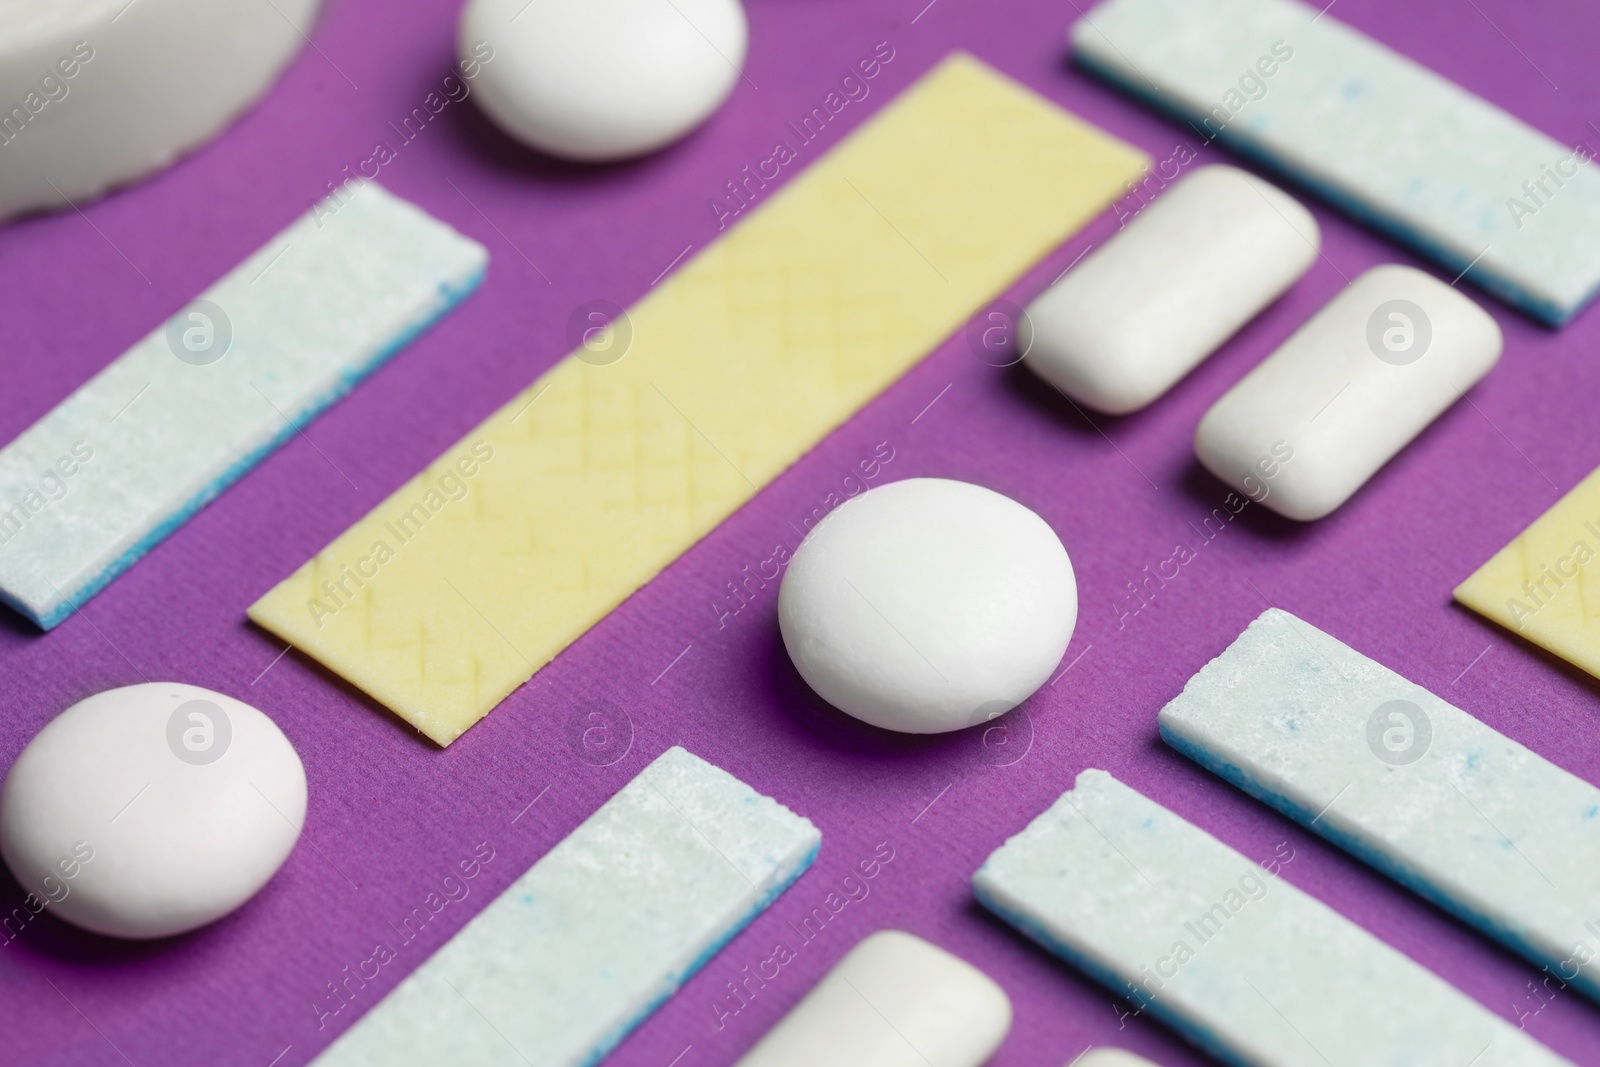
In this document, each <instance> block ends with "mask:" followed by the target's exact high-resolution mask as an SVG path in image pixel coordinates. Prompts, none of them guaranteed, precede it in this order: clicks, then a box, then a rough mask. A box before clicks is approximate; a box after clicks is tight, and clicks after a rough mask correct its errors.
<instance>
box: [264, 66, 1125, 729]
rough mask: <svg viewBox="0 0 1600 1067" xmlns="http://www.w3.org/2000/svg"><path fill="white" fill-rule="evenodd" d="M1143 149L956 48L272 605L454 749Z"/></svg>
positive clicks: (872, 391) (1101, 192) (275, 623)
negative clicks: (597, 350)
mask: <svg viewBox="0 0 1600 1067" xmlns="http://www.w3.org/2000/svg"><path fill="white" fill-rule="evenodd" d="M1144 163H1145V157H1144V156H1143V155H1142V154H1141V153H1139V152H1138V151H1136V150H1135V149H1132V148H1130V147H1129V146H1127V145H1125V144H1123V143H1122V142H1120V141H1117V140H1115V139H1113V138H1111V137H1110V136H1108V135H1106V134H1105V133H1103V132H1101V131H1099V130H1098V129H1096V128H1094V127H1092V126H1089V125H1087V124H1085V123H1083V122H1081V121H1080V120H1078V119H1075V118H1073V117H1072V116H1070V115H1068V114H1067V113H1065V112H1064V111H1062V110H1061V109H1059V108H1057V107H1056V106H1055V105H1053V104H1051V103H1049V102H1048V101H1046V100H1044V99H1042V98H1040V97H1038V96H1036V95H1034V94H1033V93H1032V92H1030V91H1028V90H1027V89H1025V88H1023V87H1022V86H1020V85H1018V84H1016V83H1015V82H1012V81H1011V80H1009V79H1007V78H1005V77H1003V76H1002V75H1000V74H998V73H997V72H995V71H993V70H991V69H990V68H988V67H986V66H984V65H983V64H982V63H979V62H978V61H977V60H975V59H973V58H971V57H970V56H966V55H963V54H960V53H956V54H954V55H951V56H950V57H948V58H947V59H945V60H944V61H943V62H942V63H940V64H939V65H938V66H937V67H935V68H934V69H933V70H932V71H931V72H930V73H928V74H927V75H925V76H924V77H923V78H921V79H920V80H919V81H917V83H916V84H914V85H913V86H911V87H910V88H909V89H907V90H906V91H905V92H904V93H902V94H901V95H900V96H899V97H898V98H897V99H895V100H894V101H892V102H890V103H889V104H888V105H886V106H885V107H884V108H883V109H882V110H881V111H880V112H879V113H878V114H877V115H875V116H874V117H873V118H871V119H870V120H868V121H867V122H866V123H865V124H863V125H862V126H861V128H860V129H858V130H856V131H855V132H854V133H853V134H851V135H850V136H849V137H848V138H846V139H845V140H844V141H843V142H841V143H840V144H839V145H838V146H837V147H835V148H834V149H833V150H831V151H830V152H829V153H828V154H827V155H825V156H824V157H823V158H822V159H820V160H818V161H817V163H816V164H815V165H813V166H812V167H810V168H809V169H808V170H806V171H805V172H804V173H802V174H800V175H797V176H796V177H795V178H794V180H793V181H791V182H789V183H788V184H787V185H785V186H784V187H783V188H782V189H780V190H778V191H777V192H776V193H775V194H774V195H773V196H772V197H771V198H770V199H768V200H767V201H766V202H765V203H764V204H762V205H760V206H759V207H757V208H756V209H754V210H752V211H751V212H749V213H748V214H747V215H746V216H745V217H744V218H743V219H742V220H741V221H740V222H739V223H738V224H737V225H735V226H734V227H733V228H731V229H730V230H729V232H728V233H727V234H726V235H725V236H724V237H722V238H721V239H720V240H718V241H717V242H715V243H714V244H712V245H710V246H709V247H708V248H706V249H705V250H704V251H702V252H701V253H700V254H699V255H697V256H695V257H694V258H693V259H691V260H690V261H689V262H688V263H687V264H685V265H684V266H683V267H682V268H680V269H679V270H678V271H677V272H676V273H675V274H673V275H672V276H671V277H669V278H668V279H666V280H665V281H663V282H662V283H661V284H660V285H659V286H657V287H656V288H655V289H654V290H652V291H651V292H650V293H648V294H647V295H646V296H645V297H644V298H643V299H641V300H640V301H639V303H637V304H636V305H634V307H633V308H631V309H630V310H629V312H628V315H627V319H626V320H624V321H625V322H626V323H627V325H626V326H624V325H620V324H619V325H617V326H614V327H608V329H610V330H613V331H614V332H613V335H612V336H611V337H609V338H605V339H603V340H605V341H606V342H607V343H611V344H615V345H616V347H618V348H620V347H622V345H621V343H620V342H621V337H620V331H622V330H624V329H627V328H631V331H632V341H631V345H628V346H627V347H626V349H625V354H624V355H623V356H622V358H620V359H619V360H616V361H615V362H611V363H608V364H606V365H597V364H598V362H599V360H598V359H597V358H596V355H595V354H594V352H593V351H583V352H581V353H579V354H581V355H583V356H585V357H587V358H588V359H589V360H593V361H594V362H585V360H584V359H580V358H578V355H579V354H574V355H571V356H568V357H567V358H565V359H564V360H562V361H561V362H560V363H558V364H556V365H555V367H554V368H552V369H551V370H550V371H549V372H548V373H546V374H545V375H544V376H543V377H541V378H540V379H539V380H538V381H536V382H534V383H533V385H532V386H530V387H529V388H528V389H527V391H525V392H523V393H522V394H521V395H519V396H517V397H516V398H515V399H513V400H512V401H511V402H510V403H509V404H507V405H506V406H505V407H504V408H502V409H501V410H500V411H499V412H497V413H496V414H494V415H493V416H491V417H490V418H489V419H488V421H486V422H485V423H484V424H483V425H481V426H479V427H478V428H477V429H476V430H474V431H472V432H471V433H470V434H468V435H467V436H466V438H465V439H463V440H462V441H461V443H460V444H458V445H457V446H456V447H454V448H452V449H451V450H450V451H449V452H447V453H446V454H445V455H444V456H442V457H440V458H439V460H438V461H436V462H435V463H434V464H433V465H432V466H430V467H429V468H428V469H427V470H425V471H423V472H422V473H421V474H420V475H418V476H417V477H416V478H414V479H412V480H411V481H410V482H408V483H407V484H406V485H404V486H403V487H401V488H400V489H399V490H398V491H397V492H396V493H395V494H394V495H393V496H392V497H390V498H389V499H388V500H386V501H385V502H384V503H383V504H381V505H380V506H379V507H378V508H377V509H376V510H374V511H373V512H372V513H371V514H370V515H368V516H367V517H366V518H365V519H362V520H361V521H360V522H358V523H357V524H356V525H354V526H352V527H351V528H350V529H349V530H347V531H346V532H345V533H344V534H343V535H342V536H341V537H339V539H338V540H336V541H335V542H334V543H333V544H332V545H330V546H328V547H327V548H326V549H325V550H323V551H322V552H321V553H320V554H318V555H317V557H316V558H315V559H313V560H311V562H309V563H307V564H306V565H305V566H303V567H301V568H300V569H299V570H298V571H296V572H295V573H294V574H293V575H292V576H290V577H289V578H288V579H286V580H285V581H284V582H283V583H282V584H280V585H279V586H277V587H276V588H275V589H273V590H272V591H271V592H269V593H268V594H267V595H266V596H264V597H262V598H261V599H260V600H259V601H257V602H256V604H255V605H254V606H253V607H252V608H251V609H250V617H251V618H252V619H253V620H255V621H256V622H257V623H258V624H260V625H261V626H264V627H265V628H267V629H268V630H271V631H272V632H273V633H275V634H277V635H279V636H280V637H282V638H283V639H284V640H285V641H288V642H290V643H291V644H293V645H295V646H296V647H297V648H299V649H301V650H302V651H304V652H306V653H308V654H310V655H311V656H313V657H315V658H316V659H317V660H320V661H321V662H322V663H323V664H325V665H326V666H328V667H329V668H330V669H332V670H333V671H334V672H336V673H337V674H339V675H342V676H343V677H344V678H346V679H348V680H349V681H350V682H352V683H354V684H355V685H357V686H359V687H360V688H362V689H364V690H365V691H366V692H368V693H370V694H371V695H372V696H373V697H375V698H376V699H377V700H379V701H380V702H381V703H383V704H384V705H386V706H387V707H389V708H390V709H392V710H393V711H394V712H395V713H396V714H398V715H399V716H400V717H401V718H403V719H405V720H406V721H407V722H409V723H411V724H412V725H413V726H415V727H416V728H417V729H418V730H420V731H421V732H423V733H425V734H427V735H428V736H429V737H430V738H432V739H433V740H434V741H436V742H438V743H439V744H440V745H448V744H449V743H450V742H451V741H453V740H455V739H456V738H457V737H459V736H460V735H461V733H462V731H464V730H466V729H467V727H469V726H471V725H472V724H473V723H475V722H477V721H478V720H479V719H480V718H482V717H483V716H484V715H485V714H487V713H488V712H489V710H490V709H491V708H493V707H494V706H495V705H496V704H498V703H499V702H500V701H502V700H504V699H505V697H506V696H507V695H508V694H509V693H510V692H511V691H512V690H513V689H515V688H516V687H517V686H519V685H521V684H522V683H523V682H525V681H527V680H528V678H530V677H531V676H532V675H533V672H534V671H536V670H537V669H539V668H540V667H541V666H543V665H544V664H545V663H547V662H549V661H550V660H551V659H552V658H554V657H555V655H556V654H557V653H559V652H560V651H561V650H562V649H563V648H565V647H566V646H567V645H569V644H570V643H572V642H573V641H574V640H576V639H577V638H578V637H579V636H580V635H581V634H582V633H583V632H584V631H585V630H587V629H588V628H589V627H590V626H592V625H594V624H595V623H596V622H598V621H599V620H600V619H601V618H602V617H603V616H604V615H605V614H606V613H607V612H609V611H611V610H612V609H613V608H615V607H616V606H617V605H618V604H620V603H621V602H622V601H623V600H624V599H625V598H626V597H627V596H628V595H629V594H631V593H633V592H634V591H635V590H637V589H638V588H639V587H640V586H642V585H644V583H646V582H648V581H649V580H650V579H651V578H653V577H655V575H656V574H658V573H659V572H660V571H661V570H662V569H663V568H664V567H666V566H667V564H669V563H671V562H672V561H673V560H674V559H676V558H677V557H678V556H679V555H681V554H682V553H683V552H684V551H685V550H686V549H688V548H689V547H690V546H691V545H693V544H694V543H695V542H696V541H697V540H699V539H700V538H701V537H703V536H705V534H707V533H709V532H710V531H711V530H712V529H713V528H714V527H715V526H716V525H717V524H718V523H720V522H721V521H722V520H723V519H725V518H727V517H728V515H730V514H731V513H732V512H733V511H734V510H735V509H736V508H738V507H739V506H740V505H742V504H743V503H744V502H745V501H747V500H749V499H750V498H751V497H752V496H754V495H755V494H756V492H757V491H758V490H759V489H760V488H761V487H762V486H764V485H766V484H767V483H768V482H770V481H771V480H772V479H773V478H775V477H777V475H778V474H780V473H781V472H782V471H783V470H784V469H785V468H787V467H788V466H789V465H790V464H792V463H794V462H795V461H796V460H797V459H799V458H800V457H801V456H802V455H804V454H805V452H806V451H808V450H809V449H810V448H812V447H813V446H814V445H816V443H817V442H818V441H819V440H821V439H822V438H823V437H824V436H825V435H826V434H827V433H828V432H830V431H831V430H833V429H835V428H836V427H838V426H839V425H840V424H841V423H843V422H844V421H845V420H846V419H848V418H849V417H850V416H851V415H852V414H854V413H855V412H856V411H858V410H859V409H860V408H861V407H862V406H863V405H865V404H866V403H867V402H868V401H869V400H871V399H872V398H873V397H875V396H877V395H878V394H879V393H880V392H882V391H883V389H885V388H886V387H887V386H888V385H889V384H890V383H892V382H893V381H894V380H895V379H896V378H898V377H900V376H901V375H902V374H904V373H905V372H906V370H908V369H909V368H910V367H911V366H912V365H913V364H914V363H916V362H917V361H918V360H919V359H921V358H922V357H923V356H924V355H926V354H927V353H928V352H929V351H930V350H931V349H933V348H934V347H935V346H936V345H937V344H938V343H939V342H940V341H942V340H943V339H944V338H945V337H947V336H948V335H949V334H950V333H952V332H953V331H954V330H956V329H957V328H959V327H960V326H961V325H962V323H964V322H965V321H966V320H967V319H968V318H969V317H970V316H971V315H972V314H973V313H974V312H975V311H976V310H977V309H978V308H980V307H981V306H982V305H983V304H984V303H986V302H987V301H988V300H990V299H992V298H993V297H994V296H995V295H996V294H998V293H999V292H1000V291H1001V290H1003V289H1004V288H1005V287H1006V286H1007V285H1008V284H1010V283H1011V282H1012V281H1014V280H1015V279H1016V278H1017V277H1018V276H1020V275H1021V274H1022V272H1023V271H1025V270H1026V269H1028V267H1030V266H1031V265H1032V264H1033V263H1035V262H1036V261H1037V260H1038V259H1039V258H1040V257H1041V256H1043V255H1044V254H1045V253H1046V252H1048V251H1049V250H1050V249H1051V248H1053V247H1055V246H1056V245H1057V244H1059V243H1060V242H1061V241H1063V240H1065V239H1066V238H1067V237H1069V236H1070V235H1071V234H1073V233H1074V232H1076V231H1077V230H1078V229H1080V228H1081V227H1082V226H1083V225H1084V224H1085V223H1087V222H1088V221H1089V220H1090V219H1091V218H1093V217H1094V216H1095V215H1096V214H1098V213H1099V212H1100V211H1102V210H1103V209H1104V208H1105V207H1106V206H1107V205H1108V204H1109V203H1110V202H1111V201H1112V200H1113V199H1115V198H1116V196H1118V195H1119V194H1120V193H1121V192H1122V191H1123V189H1124V187H1125V184H1126V183H1127V182H1128V181H1130V180H1132V179H1134V178H1135V177H1137V176H1138V174H1139V173H1140V168H1141V167H1142V166H1143V164H1144Z"/></svg>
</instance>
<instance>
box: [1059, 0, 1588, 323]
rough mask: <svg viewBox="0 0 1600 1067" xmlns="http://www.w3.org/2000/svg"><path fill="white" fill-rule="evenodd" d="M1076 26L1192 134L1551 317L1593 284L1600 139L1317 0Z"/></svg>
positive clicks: (1124, 14)
mask: <svg viewBox="0 0 1600 1067" xmlns="http://www.w3.org/2000/svg"><path fill="white" fill-rule="evenodd" d="M1318 8H1322V10H1321V11H1320V12H1319V10H1318ZM1469 13H1470V12H1469ZM1070 37H1071V42H1072V49H1073V54H1074V56H1075V57H1076V58H1077V60H1078V62H1079V63H1081V64H1082V65H1084V66H1085V67H1087V68H1088V69H1090V70H1092V71H1094V72H1096V73H1097V74H1099V75H1101V76H1102V77H1105V78H1106V79H1108V80H1110V81H1112V82H1114V83H1116V84H1117V85H1119V86H1120V87H1121V88H1123V89H1124V90H1126V91H1127V92H1129V93H1131V94H1133V95H1135V96H1138V97H1141V98H1143V99H1145V100H1146V101H1147V102H1149V103H1151V104H1153V105H1154V106H1156V107H1158V108H1160V109H1161V110H1164V111H1166V112H1168V113H1171V114H1174V115H1176V116H1177V117H1178V118H1180V119H1182V120H1184V121H1185V122H1186V123H1187V124H1188V125H1189V127H1190V128H1191V130H1193V131H1194V133H1195V135H1196V136H1198V137H1199V138H1201V139H1203V140H1205V141H1209V140H1211V139H1213V138H1215V139H1218V140H1221V141H1222V142H1224V143H1225V144H1228V145H1229V146H1231V147H1232V148H1234V149H1235V150H1236V151H1238V152H1240V153H1241V154H1243V155H1246V156H1249V157H1251V158H1253V159H1255V160H1258V161H1260V162H1262V163H1264V164H1266V165H1267V166H1270V167H1273V168H1275V169H1276V170H1278V171H1279V172H1281V173H1284V174H1286V175H1288V176H1289V177H1291V178H1293V179H1294V180H1296V181H1297V182H1298V183H1299V184H1300V185H1302V186H1304V187H1305V188H1308V189H1310V190H1311V191H1313V192H1315V193H1317V194H1319V195H1321V196H1322V197H1324V198H1325V199H1327V200H1328V201H1330V202H1332V203H1333V204H1335V205H1336V206H1338V207H1340V208H1342V209H1344V210H1345V211H1346V212H1348V213H1349V214H1351V215H1353V216H1354V217H1356V218H1357V219H1359V220H1361V221H1364V222H1367V223H1370V224H1372V225H1374V226H1376V227H1377V228H1379V229H1381V230H1383V231H1385V232H1387V233H1388V234H1389V235H1391V236H1393V237H1394V238H1396V239H1397V240H1400V241H1402V242H1404V243H1405V244H1407V245H1410V246H1411V247H1412V248H1413V249H1415V250H1416V251H1418V252H1420V253H1421V254H1423V255H1425V256H1428V257H1429V258H1431V259H1433V260H1434V261H1435V262H1437V263H1439V264H1440V265H1442V266H1443V267H1444V269H1445V270H1446V271H1447V272H1448V273H1449V274H1450V275H1452V276H1453V275H1455V274H1457V273H1458V272H1465V273H1466V276H1467V278H1468V280H1470V281H1473V282H1475V283H1477V284H1478V285H1479V286H1481V287H1482V288H1483V289H1485V290H1487V291H1489V292H1491V293H1493V294H1494V295H1495V296H1497V297H1499V298H1500V299H1502V300H1505V301H1506V302H1508V303H1510V304H1512V305H1513V306H1516V307H1519V308H1521V309H1522V310H1524V311H1526V312H1528V313H1529V314H1531V315H1533V316H1535V317H1537V318H1538V319H1540V320H1542V321H1544V322H1546V323H1550V324H1552V325H1560V324H1562V323H1564V322H1566V321H1567V320H1568V319H1570V318H1571V317H1572V316H1573V315H1575V314H1577V312H1578V311H1579V310H1580V309H1581V308H1582V307H1583V306H1584V305H1585V304H1586V303H1588V302H1589V300H1591V299H1592V298H1593V297H1594V295H1595V292H1596V290H1597V289H1600V174H1597V173H1596V172H1595V168H1594V165H1593V163H1592V156H1593V152H1592V150H1591V149H1590V148H1589V147H1588V146H1586V145H1584V144H1582V143H1579V144H1575V145H1564V144H1562V143H1560V142H1559V141H1557V140H1555V139H1554V138H1552V137H1549V136H1547V135H1545V134H1543V133H1541V132H1539V131H1538V130H1535V129H1533V128H1532V127H1530V126H1528V125H1527V124H1525V123H1524V122H1522V121H1521V120H1519V119H1517V118H1515V117H1514V116H1512V115H1510V114H1508V113H1507V112H1505V111H1503V110H1501V109H1500V108H1498V107H1496V106H1495V105H1494V104H1491V103H1489V102H1488V101H1486V100H1484V99H1482V98H1480V97H1478V96H1475V95H1473V94H1472V93H1469V92H1468V91H1467V90H1465V89H1463V88H1461V87H1460V86H1458V85H1456V84H1455V83H1454V82H1451V81H1449V80H1448V79H1446V78H1444V77H1441V76H1440V75H1438V74H1436V73H1434V72H1433V71H1431V70H1429V69H1427V68H1426V67H1423V66H1421V65H1420V64H1418V63H1416V62H1414V61H1412V60H1410V59H1407V58H1406V57H1405V56H1403V55H1401V54H1400V53H1398V52H1395V51H1393V50H1391V49H1390V48H1388V47H1386V46H1384V45H1382V44H1379V43H1378V42H1376V41H1374V40H1372V39H1371V38H1369V37H1367V36H1365V35H1364V34H1362V33H1360V32H1358V31H1357V30H1354V29H1351V28H1350V27H1349V26H1346V25H1345V24H1343V23H1341V22H1340V21H1339V20H1338V18H1337V16H1336V14H1330V13H1328V11H1327V9H1326V7H1324V5H1322V4H1321V3H1318V4H1317V6H1316V7H1312V6H1308V5H1306V4H1302V3H1297V2H1295V0H1109V2H1107V3H1104V4H1101V5H1099V6H1098V7H1096V8H1094V9H1093V10H1091V11H1090V12H1089V13H1088V14H1087V16H1085V17H1084V18H1082V19H1081V20H1079V21H1078V22H1077V23H1076V24H1074V25H1073V27H1072V30H1071V34H1070ZM1396 43H1398V44H1400V45H1401V46H1402V47H1404V42H1403V41H1402V42H1396ZM1530 74H1531V72H1530ZM1584 135H1585V136H1587V131H1585V134H1584ZM1469 267H1470V268H1471V269H1470V270H1468V268H1469Z"/></svg>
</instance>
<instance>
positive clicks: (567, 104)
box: [458, 0, 749, 163]
mask: <svg viewBox="0 0 1600 1067" xmlns="http://www.w3.org/2000/svg"><path fill="white" fill-rule="evenodd" d="M748 40H749V29H748V26H747V24H746V22H745V15H744V8H743V7H741V6H740V4H739V0H536V2H534V3H533V4H529V3H528V0H467V6H466V9H465V10H464V11H463V12H462V15H461V32H460V40H459V44H458V47H459V51H460V57H461V60H462V62H463V63H472V62H481V59H482V54H481V53H482V49H483V48H484V47H485V46H487V47H488V48H492V49H493V58H492V60H490V61H489V62H487V63H481V71H480V73H479V74H478V77H477V78H476V80H475V82H474V85H473V88H474V90H475V93H474V95H475V96H476V97H477V98H478V102H479V104H480V105H481V106H482V107H483V109H484V111H486V112H487V113H488V114H489V117H490V118H491V119H493V120H494V121H495V123H496V124H497V125H498V126H500V127H501V129H503V130H505V131H506V133H508V134H510V135H511V136H512V137H514V138H516V139H517V140H519V141H521V142H522V143H524V144H526V145H529V146H530V147H533V148H537V149H539V150H540V151H543V152H547V153H549V154H550V155H553V156H560V157H562V158H563V159H572V160H578V161H580V162H590V163H599V162H607V161H610V160H617V159H627V158H630V157H632V156H640V155H644V154H645V153H647V152H653V151H655V150H656V149H658V148H661V147H664V146H665V145H668V144H670V143H672V142H673V141H676V140H678V139H679V138H680V137H682V136H684V135H685V134H687V133H688V132H689V131H690V130H692V129H694V128H695V127H696V126H698V125H700V124H701V123H702V122H704V121H705V120H706V119H707V118H709V117H710V115H711V113H712V112H713V111H715V110H716V109H717V107H718V106H719V105H720V104H721V103H722V102H723V101H724V100H726V99H727V97H728V94H729V93H730V92H732V91H733V87H734V84H735V83H736V82H737V81H738V79H739V74H740V69H741V68H742V66H743V65H744V56H745V47H746V45H747V43H748Z"/></svg>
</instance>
